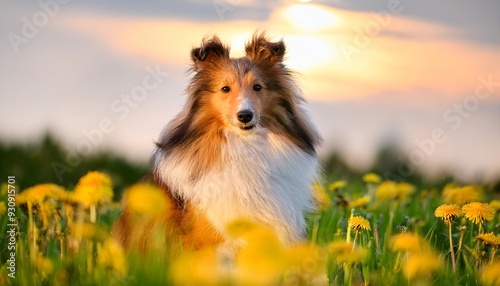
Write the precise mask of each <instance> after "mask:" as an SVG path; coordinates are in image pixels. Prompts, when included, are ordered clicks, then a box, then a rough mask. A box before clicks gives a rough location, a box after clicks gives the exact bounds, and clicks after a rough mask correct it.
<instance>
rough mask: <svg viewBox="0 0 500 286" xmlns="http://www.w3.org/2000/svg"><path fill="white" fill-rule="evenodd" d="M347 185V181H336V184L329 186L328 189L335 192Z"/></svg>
mask: <svg viewBox="0 0 500 286" xmlns="http://www.w3.org/2000/svg"><path fill="white" fill-rule="evenodd" d="M346 185H347V182H346V181H335V182H333V183H331V184H330V185H328V189H329V190H330V191H335V190H337V189H342V188H344V187H345V186H346Z"/></svg>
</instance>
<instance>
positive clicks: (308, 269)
mask: <svg viewBox="0 0 500 286" xmlns="http://www.w3.org/2000/svg"><path fill="white" fill-rule="evenodd" d="M141 188H144V189H143V190H144V194H147V195H145V196H151V198H150V201H158V197H157V196H155V194H154V191H155V190H154V189H152V188H151V186H143V185H136V186H134V187H133V188H129V192H141ZM14 189H15V185H7V184H6V185H3V186H2V191H1V193H0V201H1V202H0V214H1V217H0V223H1V225H0V231H1V233H2V238H1V239H2V241H1V245H2V249H1V257H2V260H1V261H2V262H4V264H3V265H2V266H1V268H0V284H1V285H169V284H172V285H265V284H267V285H281V284H283V285H369V284H370V285H500V273H499V272H500V271H498V269H500V257H499V254H498V250H499V247H500V235H499V228H500V227H499V225H500V219H499V203H500V202H499V201H498V200H492V198H490V197H488V194H486V193H485V191H484V190H483V188H482V187H480V186H460V185H458V184H449V185H447V186H446V187H445V188H443V189H433V188H426V189H422V188H421V187H416V186H413V185H411V184H409V183H404V182H403V183H396V182H391V181H382V182H381V181H380V178H379V177H378V176H376V175H375V174H371V175H369V176H365V177H363V178H359V179H358V180H353V181H349V182H347V181H335V182H329V183H327V184H315V185H314V186H313V189H314V194H315V198H316V199H317V201H318V206H319V208H318V211H317V212H316V213H312V214H309V215H308V217H307V219H308V224H309V228H308V240H307V242H304V243H302V244H299V245H294V246H288V247H285V246H283V245H282V244H281V243H280V242H279V241H278V239H277V238H276V236H275V235H274V233H273V232H272V230H270V229H268V228H267V227H265V226H262V225H258V224H255V223H253V222H250V221H238V222H234V223H233V224H231V225H230V226H228V231H229V233H230V234H231V236H232V237H233V238H234V239H237V240H240V241H245V246H244V247H242V248H240V250H239V252H238V254H237V255H236V256H235V257H234V259H233V260H232V261H229V262H228V261H227V260H224V259H223V258H221V255H220V253H219V252H218V250H217V249H215V248H208V249H203V250H199V251H194V252H193V251H187V250H183V249H180V248H179V247H176V248H172V247H171V246H168V245H164V244H162V243H161V241H165V240H164V238H160V239H159V241H160V243H156V244H154V245H153V250H152V251H151V252H149V253H148V254H145V255H144V254H143V255H140V254H137V253H135V252H133V251H130V252H128V253H127V252H125V251H124V250H123V249H122V248H121V247H120V246H119V245H118V244H116V243H115V242H114V241H113V240H112V239H111V236H110V230H111V227H112V224H113V222H114V220H115V219H116V218H117V216H118V215H119V212H120V208H121V205H120V204H119V203H117V202H113V200H112V194H113V192H112V191H113V186H112V182H111V179H110V177H109V176H107V175H105V174H102V173H98V172H91V173H89V174H87V175H86V176H84V177H83V178H81V179H80V181H79V182H78V184H76V186H75V188H74V190H71V191H68V190H65V189H64V188H62V187H59V186H56V185H53V184H44V185H37V186H35V187H32V188H28V189H26V190H23V192H21V193H19V192H18V194H17V195H16V196H15V199H16V207H15V211H14V212H13V214H14V215H15V218H16V219H17V221H16V224H17V226H16V227H15V228H14V229H15V232H14V233H15V241H16V244H15V251H14V252H15V269H14V268H10V266H11V264H10V262H5V261H7V259H9V258H10V253H11V252H13V251H11V250H10V249H9V243H8V242H9V240H10V236H9V235H5V234H8V232H7V231H8V230H10V229H11V227H10V226H9V225H8V224H9V223H10V222H9V219H10V218H11V214H9V213H10V211H11V210H13V209H11V210H9V209H8V208H7V207H8V202H9V201H8V199H9V196H8V193H9V190H14ZM132 190H133V191H132ZM144 200H145V201H147V200H148V198H144ZM127 203H131V204H137V205H136V206H134V205H131V209H133V210H137V213H136V215H137V216H138V218H139V219H144V218H147V217H148V216H152V215H155V214H157V213H159V212H162V211H165V209H163V208H164V207H163V206H162V204H158V205H160V207H157V208H151V209H145V208H144V207H143V206H141V203H144V202H143V201H141V199H135V200H133V201H132V202H127ZM445 206H446V207H445ZM438 207H441V208H440V209H439V210H438V211H436V209H438ZM450 234H451V236H450ZM161 235H164V233H163V232H161V234H159V236H160V237H161ZM450 243H451V245H450ZM222 257H223V256H222ZM11 260H12V259H11ZM224 263H225V266H224V265H222V264H224ZM228 264H229V265H231V266H228ZM12 270H15V271H12ZM13 272H15V274H14V275H12V273H13ZM9 274H10V275H11V276H15V278H12V277H11V276H9Z"/></svg>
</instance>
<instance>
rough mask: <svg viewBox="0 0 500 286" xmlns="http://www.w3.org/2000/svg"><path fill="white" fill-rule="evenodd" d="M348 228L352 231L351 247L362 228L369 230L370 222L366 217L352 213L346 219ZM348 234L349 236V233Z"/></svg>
mask: <svg viewBox="0 0 500 286" xmlns="http://www.w3.org/2000/svg"><path fill="white" fill-rule="evenodd" d="M348 228H350V229H352V230H353V231H354V241H353V243H352V245H353V247H354V246H355V245H356V239H357V238H358V234H359V232H360V231H361V230H362V229H365V230H371V227H370V222H369V221H368V220H367V219H365V218H364V217H361V216H352V215H351V217H350V218H349V221H348ZM348 235H349V236H350V234H348ZM348 242H349V241H348Z"/></svg>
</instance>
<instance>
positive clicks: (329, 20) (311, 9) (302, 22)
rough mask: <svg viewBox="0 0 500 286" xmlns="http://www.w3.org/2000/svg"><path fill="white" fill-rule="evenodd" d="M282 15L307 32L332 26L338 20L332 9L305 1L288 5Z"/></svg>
mask: <svg viewBox="0 0 500 286" xmlns="http://www.w3.org/2000/svg"><path fill="white" fill-rule="evenodd" d="M301 2H303V1H301ZM284 16H285V18H286V19H287V20H288V21H290V22H292V23H293V25H294V26H296V27H297V28H299V29H301V30H303V31H308V32H311V31H318V30H322V29H328V28H332V27H333V26H335V25H336V24H338V20H339V19H338V17H337V16H336V15H335V14H334V13H333V12H332V9H330V8H328V7H326V6H320V5H315V4H309V3H306V2H303V3H300V4H292V5H290V6H288V7H287V8H285V10H284Z"/></svg>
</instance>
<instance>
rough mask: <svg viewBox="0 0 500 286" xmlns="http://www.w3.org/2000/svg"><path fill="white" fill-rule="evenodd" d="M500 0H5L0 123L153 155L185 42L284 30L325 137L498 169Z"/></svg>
mask: <svg viewBox="0 0 500 286" xmlns="http://www.w3.org/2000/svg"><path fill="white" fill-rule="evenodd" d="M499 13H500V2H499V1H489V0H482V1H469V0H457V1H451V0H437V1H436V0H432V1H431V0H421V1H415V0H413V1H411V0H384V1H381V0H363V1H362V0H359V1H347V0H333V1H264V0H215V1H211V0H210V1H201V0H188V1H160V0H144V1H134V0H121V1H98V0H89V1H81V0H41V1H16V0H5V1H1V3H0V107H1V114H0V138H2V139H3V140H7V141H18V142H19V141H20V142H24V141H29V140H34V139H36V138H39V136H41V135H42V134H44V133H45V132H46V131H47V130H50V131H51V132H53V133H54V134H56V135H57V136H58V137H60V138H61V141H62V142H63V145H64V146H65V147H66V148H68V149H69V150H72V153H71V154H72V155H75V154H76V155H85V154H88V153H90V152H95V151H97V150H101V149H105V148H107V149H111V150H113V151H116V152H119V153H123V154H125V155H126V156H127V157H129V158H131V159H132V160H138V161H146V160H148V158H149V156H150V154H151V152H152V150H153V147H154V141H155V140H156V139H157V138H158V136H159V134H160V132H161V130H162V128H163V127H164V126H165V124H166V123H167V122H168V121H170V120H171V119H172V118H173V117H174V116H175V114H177V113H178V112H179V111H180V110H181V108H182V106H183V104H184V101H185V95H183V91H184V89H185V87H186V85H187V83H188V81H189V77H190V75H189V74H188V73H187V71H188V69H189V67H190V64H191V63H190V57H189V53H190V50H191V49H192V48H193V47H196V46H197V45H199V43H200V42H201V40H202V39H203V37H206V36H210V35H215V34H216V35H219V36H220V37H221V38H222V39H223V40H224V41H225V42H227V43H229V44H230V45H231V55H232V56H234V57H239V56H243V55H244V53H243V47H244V44H245V42H246V41H247V40H248V39H249V38H250V36H251V35H252V33H253V32H254V31H256V30H265V31H267V33H268V34H269V35H270V36H271V37H273V38H274V39H281V38H283V39H284V41H285V43H286V44H287V59H286V61H285V63H286V65H287V66H288V67H289V68H291V69H293V70H295V71H297V72H298V74H299V75H298V81H299V83H300V85H301V87H302V89H303V92H304V94H305V97H306V99H307V101H308V109H309V111H310V113H311V116H312V117H313V120H314V122H315V123H316V125H317V126H318V128H319V130H320V132H321V134H322V136H323V138H324V143H323V146H322V148H321V152H320V155H321V156H324V155H326V154H329V153H330V152H331V151H334V150H335V151H337V152H340V153H341V154H342V156H343V157H344V158H345V159H346V160H347V162H348V163H349V164H350V165H351V166H353V167H359V168H366V167H367V166H369V165H370V164H371V163H372V162H373V160H374V156H375V154H376V151H377V150H378V149H379V148H380V146H381V145H383V144H386V143H395V144H397V145H398V146H399V147H400V148H401V149H402V150H403V151H404V152H405V154H406V155H405V156H406V158H408V159H409V160H410V162H412V163H413V164H414V166H415V167H416V168H417V169H419V170H423V171H424V172H425V173H426V174H427V175H429V176H430V177H432V176H433V175H435V174H438V170H440V169H443V168H446V169H448V170H450V171H452V172H453V173H454V174H455V175H457V176H459V177H460V178H462V179H463V180H464V181H467V180H473V181H477V182H483V181H488V180H491V179H493V178H496V177H498V176H500V29H499V28H498V27H500V17H498V15H499Z"/></svg>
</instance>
